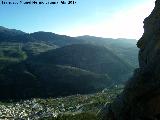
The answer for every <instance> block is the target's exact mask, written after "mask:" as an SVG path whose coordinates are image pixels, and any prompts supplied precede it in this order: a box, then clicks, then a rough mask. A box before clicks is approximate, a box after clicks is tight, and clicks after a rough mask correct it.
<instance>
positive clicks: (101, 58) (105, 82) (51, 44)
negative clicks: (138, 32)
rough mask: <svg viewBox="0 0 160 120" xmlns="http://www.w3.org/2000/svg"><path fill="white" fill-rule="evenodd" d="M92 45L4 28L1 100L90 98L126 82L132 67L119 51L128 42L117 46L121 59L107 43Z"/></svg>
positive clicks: (0, 53)
mask: <svg viewBox="0 0 160 120" xmlns="http://www.w3.org/2000/svg"><path fill="white" fill-rule="evenodd" d="M99 39H100V38H99ZM87 41H90V42H87ZM100 41H101V40H100ZM92 42H94V40H91V39H89V40H83V39H80V38H75V37H69V36H65V35H57V34H54V33H51V32H35V33H31V34H29V33H24V32H22V31H19V30H15V29H8V28H4V27H0V83H1V84H0V91H1V92H0V94H1V97H0V99H7V98H17V99H21V98H32V97H57V96H66V95H72V94H77V93H79V94H88V93H92V92H97V91H99V90H102V89H104V88H105V87H110V86H112V85H113V84H119V83H125V82H126V80H127V79H128V78H129V77H130V76H131V74H132V71H133V69H134V67H133V66H134V65H133V64H132V62H131V61H130V62H127V61H126V60H124V58H123V57H121V56H120V53H122V52H121V51H122V50H121V48H122V47H121V46H125V44H126V45H128V44H129V43H125V40H124V43H123V44H122V45H121V46H118V47H117V46H116V45H115V46H114V45H113V47H114V48H116V49H119V51H120V53H118V54H117V53H116V52H115V51H114V50H113V49H110V48H112V45H110V46H109V45H108V46H107V45H106V46H104V44H103V40H102V41H101V42H102V44H97V43H96V44H93V43H92ZM101 42H99V43H101ZM108 43H109V42H108ZM106 44H107V42H106ZM119 44H120V43H119ZM128 46H129V45H128ZM123 49H124V51H127V49H128V48H125V47H124V48H123ZM123 54H124V55H126V56H128V57H129V54H126V53H125V52H123ZM131 55H133V56H134V54H133V52H131ZM131 64H132V65H131ZM4 91H5V92H4Z"/></svg>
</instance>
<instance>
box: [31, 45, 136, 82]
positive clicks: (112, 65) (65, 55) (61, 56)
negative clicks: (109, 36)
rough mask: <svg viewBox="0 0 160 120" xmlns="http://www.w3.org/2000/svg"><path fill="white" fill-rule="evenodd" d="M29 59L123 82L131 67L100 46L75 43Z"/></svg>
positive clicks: (129, 73) (130, 72) (130, 71)
mask: <svg viewBox="0 0 160 120" xmlns="http://www.w3.org/2000/svg"><path fill="white" fill-rule="evenodd" d="M31 61H37V62H43V63H51V64H58V65H67V66H68V65H69V66H72V67H78V68H82V69H85V70H88V71H92V72H94V73H98V74H108V75H109V77H110V78H111V79H112V80H113V81H115V82H118V83H119V82H124V81H125V80H127V79H128V78H129V77H130V75H131V74H132V70H133V67H132V66H130V65H129V64H127V63H126V62H124V61H123V60H122V59H120V58H119V57H118V56H116V55H115V54H114V53H113V52H111V51H110V50H108V49H107V48H105V47H102V46H96V45H91V44H76V45H70V46H65V47H61V48H58V49H55V50H51V51H48V52H45V53H42V54H40V55H38V56H35V57H33V58H31Z"/></svg>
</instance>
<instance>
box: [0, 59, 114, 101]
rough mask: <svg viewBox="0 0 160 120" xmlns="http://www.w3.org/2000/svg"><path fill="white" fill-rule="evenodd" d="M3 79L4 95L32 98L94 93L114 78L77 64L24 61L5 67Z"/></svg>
mask: <svg viewBox="0 0 160 120" xmlns="http://www.w3.org/2000/svg"><path fill="white" fill-rule="evenodd" d="M0 83H1V84H0V94H1V96H0V99H28V98H33V97H34V98H35V97H36V98H37V97H41V98H48V97H59V96H67V95H73V94H89V93H94V92H97V91H100V90H102V89H104V88H105V87H107V86H109V85H110V84H111V80H110V79H109V78H108V76H107V75H100V74H96V73H93V72H89V71H86V70H83V69H79V68H75V67H70V66H63V65H53V64H48V63H34V62H28V61H24V62H22V63H19V64H12V65H10V66H8V67H6V68H4V69H3V70H1V72H0Z"/></svg>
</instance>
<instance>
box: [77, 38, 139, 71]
mask: <svg viewBox="0 0 160 120" xmlns="http://www.w3.org/2000/svg"><path fill="white" fill-rule="evenodd" d="M77 38H78V39H81V40H82V41H83V42H84V43H88V44H94V45H100V46H104V47H106V48H108V49H109V50H111V51H113V52H114V53H115V54H116V55H118V56H119V57H121V58H122V59H123V60H125V61H126V62H128V64H130V65H132V66H133V67H134V68H137V67H138V51H139V49H138V48H137V47H136V44H137V40H135V39H125V38H119V39H112V38H101V37H94V36H88V35H86V36H79V37H77Z"/></svg>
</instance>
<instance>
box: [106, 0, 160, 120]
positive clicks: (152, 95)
mask: <svg viewBox="0 0 160 120" xmlns="http://www.w3.org/2000/svg"><path fill="white" fill-rule="evenodd" d="M137 46H138V48H140V51H139V65H140V68H138V69H136V70H135V73H134V75H133V77H132V78H131V79H130V80H129V82H128V83H127V85H126V87H125V89H124V92H123V93H122V94H121V95H120V96H119V97H117V99H116V100H115V101H114V102H113V103H112V104H111V105H110V106H109V108H108V110H107V112H106V114H105V116H104V119H105V120H160V0H156V2H155V8H154V10H153V11H152V13H151V14H150V15H149V17H147V18H146V19H145V20H144V34H143V36H142V38H141V39H140V40H139V41H138V43H137ZM110 114H112V115H110ZM107 116H112V117H107Z"/></svg>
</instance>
